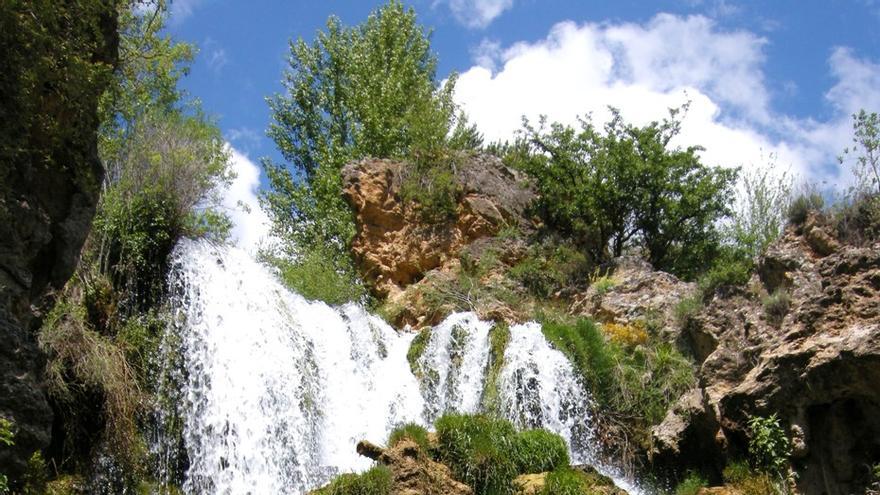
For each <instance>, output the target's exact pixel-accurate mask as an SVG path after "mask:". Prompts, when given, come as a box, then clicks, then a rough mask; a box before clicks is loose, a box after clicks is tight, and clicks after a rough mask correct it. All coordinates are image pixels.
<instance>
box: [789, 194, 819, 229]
mask: <svg viewBox="0 0 880 495" xmlns="http://www.w3.org/2000/svg"><path fill="white" fill-rule="evenodd" d="M824 207H825V200H824V199H823V198H822V195H821V194H819V193H818V192H804V193H802V194H800V195H798V196H797V197H796V198H794V200H793V201H792V202H791V205H790V206H789V207H788V222H789V223H790V224H792V225H801V224H802V223H804V222H805V221H806V220H807V215H809V214H810V212H811V211H822V208H824Z"/></svg>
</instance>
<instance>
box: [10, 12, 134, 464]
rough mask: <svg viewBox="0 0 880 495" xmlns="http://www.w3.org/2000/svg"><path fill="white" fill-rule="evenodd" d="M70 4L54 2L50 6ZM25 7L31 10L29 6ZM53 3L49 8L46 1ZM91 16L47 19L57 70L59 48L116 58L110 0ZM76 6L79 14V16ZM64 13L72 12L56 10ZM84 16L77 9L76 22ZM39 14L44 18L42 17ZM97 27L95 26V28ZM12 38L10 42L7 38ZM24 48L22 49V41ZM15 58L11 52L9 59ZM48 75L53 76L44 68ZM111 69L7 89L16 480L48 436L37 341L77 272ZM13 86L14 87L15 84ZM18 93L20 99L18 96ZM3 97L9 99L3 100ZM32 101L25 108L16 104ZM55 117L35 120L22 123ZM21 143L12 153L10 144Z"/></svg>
mask: <svg viewBox="0 0 880 495" xmlns="http://www.w3.org/2000/svg"><path fill="white" fill-rule="evenodd" d="M56 7H57V8H72V7H61V6H53V7H52V8H56ZM21 8H23V9H26V10H25V12H26V14H24V13H21V15H29V16H33V15H40V13H38V14H34V13H33V12H32V10H31V9H29V8H28V7H26V6H25V7H21ZM48 8H49V7H47V9H48ZM17 9H19V7H16V6H14V5H13V6H11V7H6V6H4V8H3V12H2V15H3V16H4V18H3V19H0V20H2V22H3V23H2V26H3V27H2V29H3V30H4V37H5V38H6V39H7V40H18V42H20V44H19V45H18V46H19V47H27V46H42V45H40V44H39V43H42V41H40V42H39V43H37V44H36V45H29V43H36V42H34V41H33V40H31V39H30V38H29V37H30V36H31V35H30V34H28V31H26V28H25V26H24V25H23V24H22V23H20V22H18V21H15V20H13V21H11V22H10V17H6V16H15V15H18V14H20V12H16V10H17ZM97 9H98V8H97V7H96V12H98V16H99V17H98V19H97V21H96V22H97V25H96V26H92V25H88V24H89V22H87V21H83V22H67V21H68V19H65V22H54V21H53V22H44V29H45V30H47V32H45V33H41V36H46V39H52V40H56V41H57V46H56V48H55V49H57V51H53V50H54V49H46V50H47V52H46V53H41V56H45V57H47V59H51V58H52V57H57V59H55V60H51V63H52V64H53V65H54V66H57V67H59V68H60V69H59V70H65V69H64V67H65V64H70V63H71V62H70V60H67V58H66V57H68V55H67V54H65V53H64V52H63V51H62V50H67V49H72V50H82V55H84V59H85V60H87V61H91V62H92V63H94V64H96V65H97V64H100V65H101V66H109V67H112V66H113V65H115V64H116V61H117V45H118V34H117V26H116V19H117V10H116V9H117V6H116V2H113V1H110V2H103V3H101V7H100V10H97ZM79 14H80V12H77V13H76V15H79ZM59 15H70V13H69V12H68V13H65V14H59ZM83 19H89V18H87V17H86V18H78V20H80V21H82V20H83ZM43 21H45V20H43ZM95 28H97V29H95ZM13 43H16V41H13ZM23 49H26V48H23ZM12 53H13V51H12V50H8V49H6V48H4V49H3V50H0V66H2V67H3V71H4V72H5V73H6V76H5V79H4V80H12V81H20V80H22V79H23V78H25V77H26V76H25V75H24V73H25V72H26V71H28V70H30V69H31V68H32V66H31V64H32V63H33V61H32V60H25V59H19V58H14V57H12ZM10 58H11V59H10ZM42 75H43V76H45V77H54V75H53V76H48V75H46V74H42ZM107 82H108V78H102V77H96V78H95V80H94V81H78V84H76V85H70V84H66V83H60V82H58V81H56V79H54V78H53V79H51V80H40V81H37V82H36V84H35V86H34V87H36V88H39V90H38V91H33V92H30V93H28V94H26V95H24V96H21V95H13V94H6V91H7V90H9V89H10V88H8V87H4V89H3V91H4V97H3V98H2V105H3V107H2V108H0V114H2V115H3V120H4V125H3V126H0V142H2V143H3V146H4V154H5V156H4V159H3V160H2V162H0V335H2V339H3V345H0V416H2V417H4V418H7V419H10V420H12V421H13V422H14V424H15V426H14V428H15V438H14V441H15V445H14V446H13V447H11V448H3V449H0V473H4V474H9V475H10V478H11V479H12V480H15V479H16V478H17V477H18V476H19V475H20V474H21V473H22V472H23V471H24V469H25V467H26V462H27V459H28V458H29V457H30V456H31V454H33V453H34V452H35V451H38V450H41V449H44V448H45V447H46V446H48V445H49V441H50V436H51V428H52V418H53V415H52V411H51V409H50V407H49V403H48V401H47V399H46V396H45V392H44V388H43V384H42V367H43V365H44V358H43V356H42V354H41V352H40V350H39V347H38V345H37V341H36V332H37V329H38V328H39V325H40V322H41V317H42V315H43V314H45V312H46V311H47V310H48V309H49V308H50V307H51V305H52V296H51V294H52V292H53V291H57V290H59V289H61V288H62V287H63V286H64V284H65V282H67V280H68V278H69V277H70V276H71V274H72V273H73V270H74V269H75V267H76V263H77V261H78V259H79V253H80V249H81V248H82V244H83V242H84V241H85V238H86V236H87V234H88V232H89V228H90V226H91V221H92V217H93V215H94V213H95V207H96V204H97V201H98V196H99V193H100V185H101V180H102V177H103V170H102V167H101V163H100V161H99V159H98V150H97V132H96V129H97V127H98V112H97V109H98V108H97V107H98V98H99V96H100V95H101V94H102V93H103V91H104V89H105V85H106V83H107ZM12 89H17V87H16V88H12ZM16 96H21V98H23V99H18V98H16ZM7 105H8V107H7ZM21 108H29V109H30V110H29V111H28V115H20V114H18V113H17V112H19V111H20V109H21ZM28 117H32V121H33V122H40V123H46V122H48V123H51V124H52V125H43V124H39V125H38V124H33V125H32V126H31V127H27V128H25V129H19V127H23V126H21V125H18V124H17V123H19V122H29V121H31V120H29V119H28ZM10 150H20V151H19V152H18V153H12V152H10V153H8V154H7V151H10Z"/></svg>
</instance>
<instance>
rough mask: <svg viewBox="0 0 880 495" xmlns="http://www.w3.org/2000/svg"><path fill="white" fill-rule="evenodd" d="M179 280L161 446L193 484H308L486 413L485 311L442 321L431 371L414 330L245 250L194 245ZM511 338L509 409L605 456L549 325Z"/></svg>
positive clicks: (282, 488) (181, 262)
mask: <svg viewBox="0 0 880 495" xmlns="http://www.w3.org/2000/svg"><path fill="white" fill-rule="evenodd" d="M171 289H172V293H173V297H172V309H173V314H174V317H173V320H174V324H173V325H171V326H170V328H169V330H168V331H167V332H166V336H165V339H164V343H163V355H164V356H165V358H164V363H163V376H166V377H168V378H166V379H165V385H163V388H164V389H165V393H162V394H160V396H162V397H163V399H164V400H163V401H162V405H161V406H159V407H158V409H159V410H158V411H157V416H158V417H159V421H158V423H159V425H160V431H159V435H158V437H159V438H158V440H157V442H156V447H155V450H156V454H157V457H158V458H159V459H161V462H160V463H164V464H163V465H162V466H160V467H159V470H160V471H161V472H165V473H167V475H168V477H169V478H174V477H175V476H177V477H178V478H182V482H183V486H182V488H183V491H184V492H186V493H199V494H201V493H217V494H240V493H253V494H276V493H285V494H287V493H293V494H296V493H304V492H305V491H307V490H309V489H312V488H315V487H317V486H320V485H322V484H323V483H325V482H326V481H328V480H329V479H330V478H331V477H332V476H334V475H336V474H338V473H340V472H347V471H362V470H364V469H366V468H367V467H369V466H370V464H371V463H370V461H368V460H367V459H365V458H361V457H359V456H358V455H357V454H356V452H355V445H356V443H357V442H358V441H359V440H362V439H369V440H371V441H374V442H383V441H384V440H385V439H386V438H387V436H388V434H389V433H390V431H391V429H392V428H393V427H394V426H397V425H399V424H402V423H406V422H415V423H420V424H422V425H425V426H430V424H431V423H432V422H433V421H434V420H435V419H436V418H437V417H438V416H439V415H441V414H443V413H445V412H453V411H454V412H478V411H479V410H480V404H481V398H482V396H483V389H484V386H485V383H486V373H487V368H488V363H489V348H490V345H489V333H490V331H491V328H492V326H493V324H492V323H491V322H486V321H481V320H479V319H478V318H477V316H476V315H474V314H472V313H456V314H453V315H450V316H449V317H448V318H447V319H446V320H445V321H443V322H442V323H441V324H439V325H438V326H436V327H434V328H433V329H432V330H431V335H430V337H429V338H428V342H427V344H426V346H425V350H424V352H423V353H422V355H421V356H420V357H419V358H418V361H417V366H418V369H419V378H418V379H417V378H416V376H415V375H413V373H412V372H411V370H410V365H409V362H408V361H407V357H406V355H407V351H408V349H409V347H410V344H411V343H412V340H413V337H414V334H413V333H411V332H397V331H395V330H394V329H393V328H391V327H390V326H389V325H387V324H386V323H385V322H384V321H382V320H381V319H379V318H377V317H375V316H372V315H370V314H368V313H367V312H366V311H365V310H364V309H363V308H361V307H359V306H357V305H352V304H350V305H346V306H343V307H341V308H331V307H329V306H327V305H325V304H323V303H316V302H309V301H306V300H305V299H304V298H302V297H301V296H299V295H297V294H294V293H291V292H290V291H288V290H287V289H285V288H284V287H283V286H281V285H280V284H279V283H278V282H277V281H276V280H275V277H274V275H273V274H272V273H271V272H270V271H269V270H268V269H267V268H266V267H264V266H262V265H261V264H259V263H257V262H255V261H254V260H253V259H251V258H250V256H248V255H247V254H245V253H244V252H243V251H241V250H238V249H235V248H231V247H220V246H215V245H211V244H208V243H205V242H184V243H182V244H181V245H180V246H178V248H177V249H176V250H175V253H174V257H173V266H172V276H171ZM510 333H511V338H510V342H509V344H508V347H507V349H506V351H505V354H504V363H505V364H504V367H503V369H502V371H501V374H500V377H499V380H498V387H499V388H498V392H499V402H500V404H501V408H502V412H503V414H505V415H506V416H507V417H508V418H509V419H510V420H512V421H513V422H514V423H515V424H517V425H518V426H519V427H523V428H526V427H528V428H532V427H543V428H547V429H550V430H552V431H554V432H556V433H558V434H560V435H561V436H562V437H563V438H564V439H565V440H566V442H567V443H568V445H569V447H570V449H571V454H572V459H573V461H574V462H588V461H592V460H593V456H592V450H591V449H592V445H593V432H592V429H591V421H590V416H589V413H588V411H589V409H590V408H589V407H588V405H589V394H588V393H587V392H586V391H585V390H584V388H583V387H582V386H581V384H580V382H579V380H578V379H577V375H576V374H575V371H574V369H573V368H572V366H571V364H570V363H569V362H568V361H567V360H566V359H565V357H564V355H563V354H562V353H560V352H558V351H556V350H554V349H552V348H551V347H550V346H549V344H548V343H547V341H546V340H545V339H544V337H543V335H542V333H541V329H540V326H539V325H538V324H536V323H529V324H526V325H515V326H513V327H511V329H510ZM179 459H184V460H185V462H181V461H179ZM175 466H176V467H175ZM606 471H607V470H606ZM175 473H177V475H175ZM612 474H613V473H612ZM631 493H637V491H635V492H631Z"/></svg>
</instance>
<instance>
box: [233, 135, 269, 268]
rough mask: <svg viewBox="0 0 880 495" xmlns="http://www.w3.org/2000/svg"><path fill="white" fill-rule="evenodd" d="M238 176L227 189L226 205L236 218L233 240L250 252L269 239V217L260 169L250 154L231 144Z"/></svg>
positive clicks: (234, 219) (234, 167) (234, 166)
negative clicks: (261, 191)
mask: <svg viewBox="0 0 880 495" xmlns="http://www.w3.org/2000/svg"><path fill="white" fill-rule="evenodd" d="M228 149H229V151H230V154H231V166H232V170H233V172H235V174H236V177H235V179H234V180H233V181H232V183H231V184H230V185H229V187H228V188H227V189H226V190H225V191H223V207H224V208H225V209H226V211H227V213H228V214H229V216H230V218H231V219H232V223H233V228H232V241H233V242H235V244H236V245H238V246H239V247H241V248H243V249H245V250H247V251H248V252H250V253H255V252H256V251H257V248H259V247H260V246H261V244H263V243H266V242H268V241H269V227H270V224H269V217H268V216H267V215H266V213H265V212H264V211H263V210H262V209H261V208H260V203H259V200H258V199H257V194H258V192H259V189H260V168H259V166H258V165H257V164H255V163H254V162H253V161H251V160H250V158H248V157H247V155H245V154H243V153H241V152H240V151H238V150H236V149H235V148H233V147H231V146H229V148H228Z"/></svg>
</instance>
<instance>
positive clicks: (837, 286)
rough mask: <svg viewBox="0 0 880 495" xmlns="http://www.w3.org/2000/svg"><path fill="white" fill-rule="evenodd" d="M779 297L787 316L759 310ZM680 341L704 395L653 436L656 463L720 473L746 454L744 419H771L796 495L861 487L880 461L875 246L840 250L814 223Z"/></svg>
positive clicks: (689, 400) (879, 299)
mask: <svg viewBox="0 0 880 495" xmlns="http://www.w3.org/2000/svg"><path fill="white" fill-rule="evenodd" d="M777 291H782V292H784V293H786V294H788V295H789V297H790V304H789V308H790V309H789V310H788V311H787V312H785V311H784V308H783V309H779V305H777V306H774V305H771V304H769V303H768V302H767V301H768V300H767V298H766V294H768V293H774V292H777ZM762 295H764V297H761V296H762ZM783 306H784V305H783ZM684 337H685V338H687V339H689V340H690V342H691V345H692V348H693V349H694V351H695V353H696V355H697V358H698V359H699V360H700V361H701V363H702V364H701V367H700V384H701V387H700V388H699V389H697V390H694V391H693V392H691V393H690V394H688V395H687V396H686V397H684V398H683V399H682V400H681V401H680V402H679V404H678V405H677V407H676V408H675V409H674V410H673V411H671V412H670V413H669V415H667V417H666V420H665V421H664V423H663V424H662V425H660V426H659V427H658V428H656V429H655V431H654V436H655V445H656V451H655V453H654V454H655V460H656V461H657V462H659V463H671V464H675V465H691V466H700V465H702V466H703V467H704V468H709V469H712V468H714V469H715V470H718V469H720V468H721V467H722V466H723V461H724V459H727V458H730V457H731V456H734V455H737V454H742V453H743V452H744V450H745V449H746V445H747V439H746V434H747V425H746V422H747V420H748V417H749V415H763V416H767V415H769V414H771V413H777V414H778V415H779V417H780V418H781V419H782V422H783V424H784V425H785V426H786V427H787V433H788V436H789V438H790V439H791V440H792V454H793V455H792V460H793V467H794V468H795V470H796V472H797V473H798V485H799V488H800V490H801V491H802V492H804V493H828V494H837V493H853V492H856V491H857V490H859V489H861V488H864V487H865V486H866V485H867V484H868V482H869V481H870V472H869V467H870V466H872V465H874V464H875V463H877V462H878V460H880V386H878V383H880V245H877V244H875V245H872V246H862V247H859V246H852V245H846V244H842V243H840V242H838V241H837V240H835V238H834V236H833V235H832V233H831V231H830V229H827V228H825V227H823V226H822V225H821V222H819V221H818V219H817V218H816V217H811V218H810V219H808V221H807V222H806V224H805V225H804V226H802V227H801V228H797V229H796V228H789V230H788V231H787V232H786V234H785V235H784V237H783V238H782V239H780V240H779V241H778V242H777V243H775V244H774V245H773V246H771V247H770V249H769V250H768V252H767V253H766V255H765V256H764V258H763V259H762V260H761V262H760V263H759V267H758V273H757V274H756V276H754V277H753V279H752V282H751V284H750V286H749V287H748V288H746V289H745V290H739V291H735V292H732V293H729V294H723V295H720V294H719V295H716V297H715V298H714V299H713V300H712V301H711V302H710V303H709V304H708V305H707V307H705V308H704V309H703V310H702V311H701V312H700V313H699V314H698V315H697V316H696V317H694V318H693V319H692V320H691V321H690V322H689V323H688V325H687V326H686V328H685V335H684Z"/></svg>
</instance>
